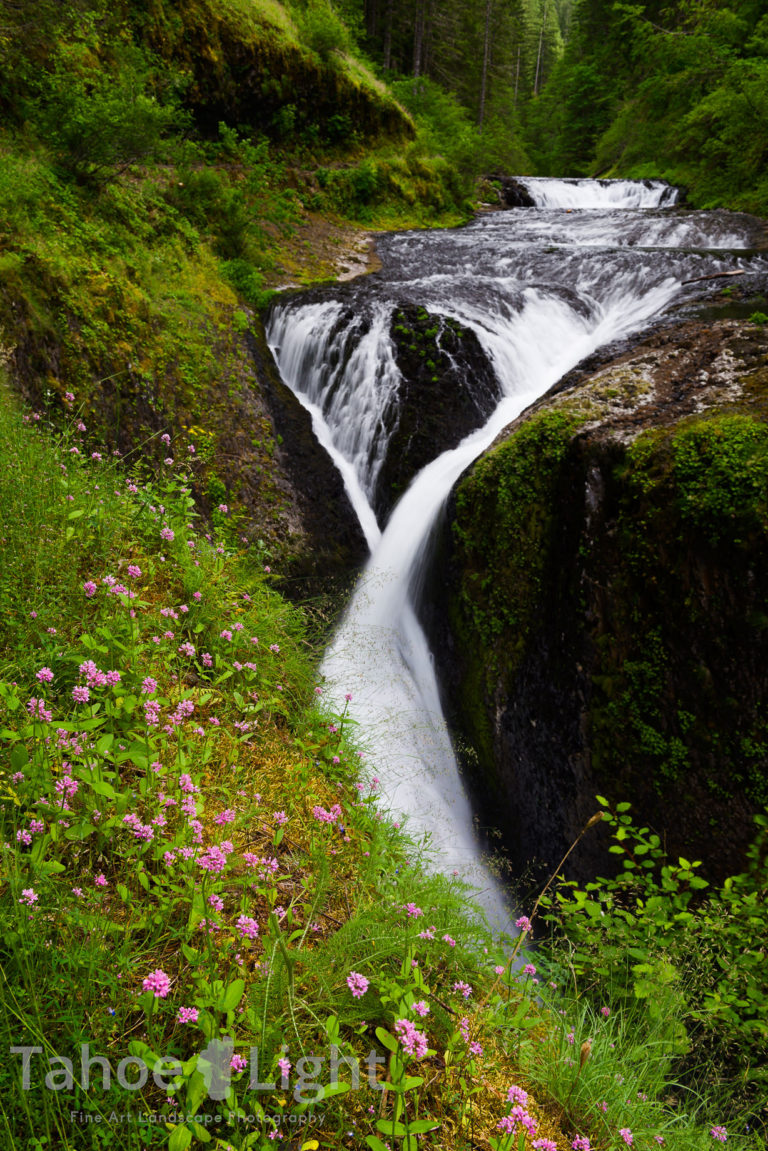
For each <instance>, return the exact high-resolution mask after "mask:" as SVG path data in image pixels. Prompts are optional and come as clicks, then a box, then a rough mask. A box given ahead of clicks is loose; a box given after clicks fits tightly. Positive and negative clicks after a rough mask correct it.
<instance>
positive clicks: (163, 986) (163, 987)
mask: <svg viewBox="0 0 768 1151" xmlns="http://www.w3.org/2000/svg"><path fill="white" fill-rule="evenodd" d="M141 986H142V988H143V989H144V991H153V992H154V995H155V999H165V997H166V995H167V994H168V992H169V991H170V989H171V981H170V979H169V978H168V976H167V975H166V974H165V972H164V971H163V970H162V968H160V967H157V968H156V969H155V970H154V971H152V972H151V973H150V974H149V975H148V976H147V977H146V979H145V980H144V982H143V983H142V985H141Z"/></svg>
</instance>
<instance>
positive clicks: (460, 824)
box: [267, 177, 764, 929]
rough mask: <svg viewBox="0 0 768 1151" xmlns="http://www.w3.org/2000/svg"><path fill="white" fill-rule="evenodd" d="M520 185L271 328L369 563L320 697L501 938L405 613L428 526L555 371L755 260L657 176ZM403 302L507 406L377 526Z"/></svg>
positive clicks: (428, 678) (496, 893)
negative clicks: (509, 203) (458, 329)
mask: <svg viewBox="0 0 768 1151" xmlns="http://www.w3.org/2000/svg"><path fill="white" fill-rule="evenodd" d="M520 182H521V183H523V184H524V185H525V186H526V188H527V189H528V191H529V192H530V193H531V195H532V196H533V198H534V200H535V202H536V204H537V207H535V208H516V209H509V210H506V211H494V212H487V213H484V214H481V215H479V216H478V217H477V218H476V219H475V220H473V221H472V222H471V223H470V224H468V225H466V226H464V227H461V228H457V229H452V230H440V231H437V230H436V231H418V232H403V233H393V234H389V235H384V236H381V237H380V238H378V240H377V251H378V254H379V256H380V258H381V261H382V270H381V271H380V272H377V273H375V274H372V275H369V276H365V277H361V278H360V279H358V280H356V281H352V282H349V283H346V284H338V285H334V286H332V287H330V288H328V289H324V290H322V291H319V292H318V291H313V292H308V293H307V294H306V296H304V295H303V294H298V295H292V296H291V297H290V298H288V299H286V300H283V301H278V302H277V303H276V304H275V305H274V306H273V308H272V311H271V314H270V319H269V323H268V333H267V334H268V340H269V343H270V347H271V348H272V352H273V354H274V357H275V360H276V363H277V365H278V368H279V370H280V372H281V375H282V377H283V379H284V381H285V383H286V384H287V385H288V386H289V387H290V388H291V389H292V391H293V392H294V394H295V395H296V396H297V397H298V399H299V400H300V402H301V403H302V404H303V405H304V407H305V408H307V410H308V411H309V412H310V413H311V416H312V420H313V427H314V430H315V433H316V435H317V437H318V439H319V441H320V443H321V444H322V445H323V447H324V448H325V449H326V450H327V451H328V452H329V454H330V455H331V457H332V459H333V460H334V462H335V464H336V466H337V467H338V468H339V470H340V472H341V474H342V476H343V479H344V483H345V486H346V489H347V492H348V494H349V497H350V500H351V502H352V505H353V507H354V509H355V512H356V514H357V516H358V517H359V520H360V523H361V526H362V529H363V531H364V533H365V537H366V539H367V542H368V546H369V548H370V552H371V555H370V559H369V561H368V564H367V566H366V568H365V570H364V572H363V573H362V575H361V577H360V580H359V582H358V584H357V587H356V590H355V592H354V594H353V596H352V598H351V601H350V603H349V605H348V607H347V610H346V613H345V615H344V617H343V619H342V621H341V623H340V625H339V627H338V630H337V632H336V635H335V637H334V639H333V641H332V643H331V645H330V647H329V649H328V651H327V653H326V656H325V659H324V661H323V664H322V668H321V671H322V675H323V676H324V677H325V680H326V696H327V697H329V698H331V699H332V700H333V701H334V702H335V705H336V706H337V707H338V708H339V710H341V709H342V708H343V707H344V697H345V695H346V694H347V693H351V696H352V699H351V701H350V703H349V714H350V716H351V717H352V718H353V719H354V720H355V721H356V722H357V723H358V724H359V728H358V731H359V734H360V737H361V745H362V746H363V747H364V748H365V749H366V752H367V758H368V760H369V761H370V763H371V764H372V765H373V767H374V768H375V774H376V775H377V776H378V777H379V778H380V780H381V788H382V792H383V794H384V796H385V797H386V800H387V802H388V804H389V806H390V808H391V809H392V811H393V813H402V814H403V816H405V817H406V818H407V826H408V829H409V831H410V832H411V834H413V835H415V836H416V837H417V838H423V839H424V840H425V842H426V843H427V846H428V849H429V851H430V853H431V856H432V861H433V862H432V865H433V866H434V867H437V868H439V869H440V870H442V871H445V872H448V873H449V874H450V873H457V874H459V875H460V876H461V877H463V878H465V879H467V880H469V882H471V883H472V884H473V885H474V886H475V887H476V888H477V889H478V893H479V899H480V902H481V904H482V905H483V906H484V907H485V910H486V913H487V914H488V917H489V919H490V921H491V922H492V923H493V924H494V925H495V926H496V927H497V928H502V929H505V928H508V927H509V922H510V912H509V908H508V905H507V900H506V897H505V892H504V890H503V888H502V887H501V885H500V884H499V883H498V882H497V881H496V880H495V879H494V878H493V875H492V871H491V870H489V869H488V867H487V865H486V863H485V860H484V857H483V848H482V844H481V839H480V838H479V836H478V834H477V833H476V829H475V824H474V819H473V812H472V809H471V807H470V804H469V801H468V799H467V796H466V794H465V791H464V788H463V785H462V780H461V777H460V773H459V769H458V766H457V761H456V756H455V754H454V751H453V747H452V743H451V737H450V734H449V732H448V730H447V728H446V724H445V721H444V718H443V714H442V709H441V705H440V693H439V689H438V679H437V673H436V667H435V660H434V658H433V654H432V653H431V652H430V650H429V647H428V644H427V641H426V639H425V636H424V632H423V630H422V628H421V625H420V623H419V620H418V618H417V614H416V609H415V607H414V604H415V603H417V598H418V597H417V592H418V588H419V582H420V578H421V576H422V574H423V572H424V568H425V565H426V564H427V562H428V559H429V548H430V537H431V533H432V530H433V528H434V526H435V523H436V521H437V519H438V517H439V515H440V511H441V509H442V507H443V506H444V504H445V502H446V500H447V497H448V495H449V493H450V491H451V489H452V487H453V485H454V484H455V483H456V481H457V480H458V478H459V476H460V475H461V474H462V472H463V471H465V469H466V468H467V467H469V465H470V464H471V463H472V462H473V461H474V460H475V459H476V458H477V457H478V456H479V455H480V454H481V453H482V452H483V451H484V450H485V449H486V448H487V447H488V446H489V445H490V444H491V443H492V441H493V440H494V439H495V438H496V436H497V435H498V434H499V433H500V432H501V431H502V429H503V428H504V427H505V426H506V425H507V424H509V423H510V421H511V420H513V419H514V418H515V417H516V416H517V415H518V414H519V413H520V412H522V411H523V410H524V409H525V408H526V407H528V406H529V405H530V404H531V403H532V402H533V401H534V400H536V399H537V398H538V397H540V396H542V395H543V394H544V393H545V392H546V391H547V390H548V389H549V388H551V387H552V385H553V384H555V383H556V382H557V381H558V380H559V379H560V378H561V377H562V376H563V375H564V374H565V373H566V372H568V371H570V369H572V368H573V367H575V365H576V364H578V363H579V362H580V361H581V360H582V359H583V358H584V357H585V356H587V355H589V354H591V353H592V352H594V351H595V350H596V349H597V348H599V347H601V346H603V345H605V344H609V343H611V342H613V341H615V340H619V339H623V338H625V337H627V336H629V335H630V334H632V333H637V332H640V331H641V330H642V329H643V328H644V327H646V326H647V325H648V324H649V322H650V321H651V320H652V318H653V317H654V316H656V315H658V314H659V313H661V312H662V311H663V310H664V309H666V308H668V307H669V306H670V304H672V302H673V301H679V300H681V299H684V298H688V297H690V296H692V295H695V294H696V292H697V289H696V287H695V286H694V287H687V288H686V287H683V281H686V280H693V279H696V278H698V277H703V276H711V275H712V274H713V273H716V272H722V271H732V270H737V269H740V268H747V267H748V266H749V263H750V260H751V259H753V258H754V253H752V252H751V251H750V240H751V237H750V227H749V218H748V217H743V216H740V215H738V214H736V213H728V212H694V211H684V210H682V209H680V208H677V207H675V199H676V192H675V190H674V189H673V188H670V187H669V186H668V185H666V184H663V183H661V182H658V181H642V182H631V181H622V180H610V181H609V180H586V179H584V180H556V179H539V178H527V177H526V178H521V180H520ZM761 263H764V259H761ZM727 282H728V281H723V283H727ZM698 290H700V289H698ZM407 304H411V305H419V306H422V307H424V308H425V309H427V311H428V312H429V313H430V315H434V316H438V317H448V318H451V319H453V320H456V321H458V322H459V323H460V324H461V325H462V326H463V327H464V328H467V329H470V330H471V331H472V332H474V333H475V335H476V336H477V339H478V340H479V343H480V345H481V347H482V349H483V351H484V352H485V354H486V356H487V357H488V359H489V360H490V363H491V364H492V366H493V371H494V373H495V375H496V377H497V380H498V384H499V388H500V395H501V398H500V400H499V401H498V403H497V404H496V407H495V409H494V410H493V412H492V414H491V416H490V418H489V419H488V420H487V421H486V422H485V423H484V425H483V426H482V427H480V428H479V429H478V430H476V431H474V432H472V433H471V434H469V435H467V436H466V437H465V438H464V439H463V440H461V442H460V443H459V444H458V446H456V447H453V448H452V449H450V450H448V451H443V452H439V453H438V454H436V456H435V458H434V459H433V460H432V461H431V462H429V463H428V464H427V465H426V466H425V467H423V468H422V469H421V470H420V471H419V472H418V474H417V475H416V477H415V478H414V480H413V481H412V483H411V484H410V486H409V487H408V488H407V490H406V491H405V492H404V494H403V495H402V497H401V498H400V500H399V502H398V503H397V504H396V506H395V508H394V510H393V512H392V514H391V515H390V517H389V519H388V520H387V521H386V524H385V525H383V524H382V523H380V522H379V519H378V518H377V515H376V513H375V512H374V510H373V506H372V505H373V503H374V499H373V497H374V492H375V489H376V482H377V478H378V475H379V472H380V470H381V468H382V465H383V462H384V460H385V458H386V453H387V448H388V443H389V440H390V438H391V435H392V429H393V427H394V426H396V425H397V419H398V400H399V396H400V393H401V385H402V381H401V377H400V373H399V370H398V366H397V358H396V354H395V346H394V343H393V339H392V326H393V323H394V317H395V314H396V312H397V310H398V309H399V308H401V307H403V306H404V305H407Z"/></svg>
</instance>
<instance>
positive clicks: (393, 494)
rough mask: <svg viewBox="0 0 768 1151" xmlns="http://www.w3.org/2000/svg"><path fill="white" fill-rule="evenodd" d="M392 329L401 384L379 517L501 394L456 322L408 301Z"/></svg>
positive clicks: (379, 488)
mask: <svg viewBox="0 0 768 1151" xmlns="http://www.w3.org/2000/svg"><path fill="white" fill-rule="evenodd" d="M391 334H392V339H393V341H394V344H395V348H396V358H397V366H398V369H399V371H400V374H401V376H402V382H401V385H400V389H399V393H398V397H397V405H396V410H394V409H393V411H392V412H391V414H390V418H391V420H392V422H393V424H394V427H393V430H392V433H391V437H390V439H389V443H388V445H387V454H386V458H385V461H384V464H383V466H382V469H381V471H380V473H379V476H378V481H377V485H376V493H375V497H374V509H375V511H376V513H377V515H379V516H380V517H381V518H382V519H386V518H387V517H388V515H389V512H390V511H391V509H392V507H393V506H394V504H395V503H396V502H397V500H398V499H399V497H400V496H401V495H402V493H403V492H404V491H405V489H406V488H407V487H408V485H409V484H410V482H411V480H412V479H413V477H414V476H415V475H416V473H417V472H419V471H420V470H421V468H423V467H424V466H425V465H426V464H428V463H429V461H430V460H433V459H434V458H435V457H436V456H438V455H440V453H441V452H444V451H447V450H448V449H449V448H453V447H456V445H457V444H459V443H460V442H461V440H463V439H464V437H465V436H467V435H469V433H470V432H472V431H475V429H477V428H480V427H482V425H483V424H484V423H485V421H486V420H487V419H488V417H489V416H490V414H491V412H492V411H493V410H494V408H495V407H496V404H497V403H498V401H499V398H500V395H501V389H500V387H499V382H498V380H497V378H496V374H495V372H494V371H493V368H492V366H491V364H490V362H489V360H488V357H487V356H486V354H485V352H484V351H483V349H482V347H481V346H480V341H479V340H478V338H477V336H476V335H475V333H474V332H472V331H471V330H470V329H469V328H466V327H464V326H463V325H461V324H460V323H459V322H458V321H456V320H452V319H448V318H446V317H443V316H438V315H433V314H431V313H430V312H428V311H426V309H424V308H419V307H417V306H415V305H412V304H404V305H403V306H402V307H400V308H397V309H396V310H395V312H394V314H393V317H392V326H391Z"/></svg>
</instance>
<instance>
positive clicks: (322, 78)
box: [141, 0, 415, 138]
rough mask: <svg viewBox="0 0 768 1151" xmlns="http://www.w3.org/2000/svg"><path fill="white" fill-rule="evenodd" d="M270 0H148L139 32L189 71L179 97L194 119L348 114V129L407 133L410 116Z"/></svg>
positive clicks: (206, 126)
mask: <svg viewBox="0 0 768 1151" xmlns="http://www.w3.org/2000/svg"><path fill="white" fill-rule="evenodd" d="M276 8H277V6H273V8H270V5H269V4H266V3H265V4H258V3H253V4H251V5H241V4H238V3H222V2H221V0H184V3H182V4H179V3H175V2H173V0H152V2H151V3H150V4H149V10H148V12H147V14H146V16H145V17H144V19H143V21H142V28H141V30H142V35H143V36H144V37H146V39H147V41H148V43H149V44H150V45H151V46H152V47H153V48H154V49H155V51H157V52H158V54H159V55H161V56H163V57H165V58H166V59H169V60H172V61H173V62H174V63H178V64H181V65H183V66H184V67H185V68H186V69H188V71H189V74H190V76H191V84H190V87H189V89H188V91H187V100H188V102H189V103H190V104H191V106H192V107H193V108H194V110H195V116H196V119H197V122H198V125H199V127H200V128H201V129H202V130H203V131H207V132H209V133H210V134H211V135H216V134H217V131H218V124H219V122H220V121H221V120H224V121H226V122H227V123H228V124H230V125H234V126H240V125H248V126H249V127H250V128H252V129H254V130H256V131H261V132H266V133H270V134H275V133H276V134H278V135H279V134H280V133H281V131H283V130H284V129H285V127H286V125H285V123H284V119H283V117H284V115H285V110H286V109H288V110H289V115H290V118H291V130H293V129H295V128H298V129H302V128H306V127H308V126H310V125H316V126H319V128H320V130H321V132H324V130H325V127H326V126H327V125H328V123H329V122H331V121H333V120H334V118H338V117H339V116H344V117H346V118H347V120H348V127H349V133H350V134H351V133H352V132H357V133H359V134H360V135H361V136H364V137H367V138H371V137H375V136H379V135H384V136H393V137H396V138H397V137H401V138H412V137H413V136H414V135H415V130H414V127H413V123H412V121H411V119H410V117H409V116H408V115H407V113H405V111H404V110H403V109H402V108H401V107H400V105H399V104H397V102H396V101H395V100H394V99H393V97H392V96H391V95H390V94H389V93H388V92H387V91H386V90H385V89H384V88H383V86H378V85H377V83H376V81H375V80H374V78H373V77H372V76H370V77H365V76H363V75H362V74H361V75H355V74H353V72H352V70H351V68H350V67H348V66H347V65H346V63H345V60H344V58H343V57H342V56H339V55H336V54H331V56H330V58H328V59H323V58H322V57H320V56H318V55H317V54H315V53H314V52H312V51H310V50H309V49H308V48H307V47H306V46H305V45H304V44H302V43H301V42H300V39H299V37H298V33H297V30H296V28H295V27H293V26H292V24H291V21H290V19H289V18H288V17H287V15H286V13H285V11H282V12H278V11H276Z"/></svg>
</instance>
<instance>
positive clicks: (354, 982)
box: [347, 971, 368, 999]
mask: <svg viewBox="0 0 768 1151" xmlns="http://www.w3.org/2000/svg"><path fill="white" fill-rule="evenodd" d="M347 987H348V988H349V990H350V991H351V992H352V995H353V997H354V998H355V999H360V998H361V997H362V996H363V995H365V993H366V991H367V990H368V980H367V979H366V978H365V976H364V975H360V974H359V972H357V971H350V973H349V975H348V976H347Z"/></svg>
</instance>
